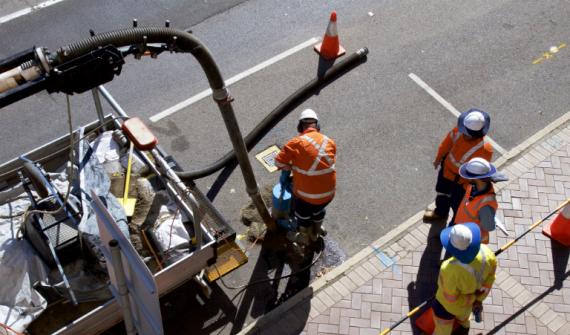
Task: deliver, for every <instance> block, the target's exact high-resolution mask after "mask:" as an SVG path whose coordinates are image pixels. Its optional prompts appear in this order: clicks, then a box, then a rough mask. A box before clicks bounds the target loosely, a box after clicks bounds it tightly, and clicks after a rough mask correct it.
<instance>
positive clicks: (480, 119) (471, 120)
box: [463, 111, 485, 131]
mask: <svg viewBox="0 0 570 335" xmlns="http://www.w3.org/2000/svg"><path fill="white" fill-rule="evenodd" d="M463 125H464V126H465V128H467V129H469V130H472V131H479V130H481V129H483V127H485V116H484V115H483V113H481V112H479V111H473V112H471V113H469V114H467V116H465V119H464V120H463Z"/></svg>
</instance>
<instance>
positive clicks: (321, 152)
mask: <svg viewBox="0 0 570 335" xmlns="http://www.w3.org/2000/svg"><path fill="white" fill-rule="evenodd" d="M301 138H303V139H304V140H306V141H307V142H309V143H311V145H312V146H313V147H314V148H315V149H316V150H317V157H315V161H314V162H313V164H312V166H311V168H310V169H309V170H302V169H299V168H297V170H298V171H299V172H300V173H303V174H306V175H308V176H318V175H322V174H327V173H331V172H333V171H334V162H333V161H332V159H331V158H330V157H329V156H328V155H327V154H326V152H325V150H326V147H327V144H328V143H329V138H328V137H327V136H325V135H323V143H321V144H320V145H319V144H318V143H317V142H316V141H315V140H314V139H312V138H311V137H310V136H309V135H307V134H305V135H303V136H301ZM322 158H324V159H325V160H326V161H327V162H328V163H329V165H330V166H331V167H330V168H328V169H322V170H317V166H318V165H319V163H320V162H321V159H322ZM317 171H318V172H317ZM321 171H325V172H321Z"/></svg>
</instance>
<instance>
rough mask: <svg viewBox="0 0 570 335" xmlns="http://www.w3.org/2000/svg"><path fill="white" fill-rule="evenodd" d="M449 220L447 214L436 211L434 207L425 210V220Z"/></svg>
mask: <svg viewBox="0 0 570 335" xmlns="http://www.w3.org/2000/svg"><path fill="white" fill-rule="evenodd" d="M441 221H447V215H445V216H442V215H439V214H437V213H436V212H435V210H433V209H426V211H425V212H424V222H441Z"/></svg>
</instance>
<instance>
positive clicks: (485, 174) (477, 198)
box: [455, 157, 508, 244]
mask: <svg viewBox="0 0 570 335" xmlns="http://www.w3.org/2000/svg"><path fill="white" fill-rule="evenodd" d="M459 175H460V176H461V177H463V178H464V179H466V180H468V182H469V184H468V185H466V191H465V196H464V197H463V200H462V201H461V204H460V205H459V209H458V210H457V215H456V216H455V223H458V224H459V223H466V222H474V223H476V224H477V225H478V226H479V228H480V229H481V243H484V244H488V243H489V232H490V231H493V230H495V214H496V212H497V207H498V204H497V199H496V196H495V188H494V187H493V182H499V181H505V180H507V179H508V178H507V177H506V176H505V175H504V174H502V173H500V172H498V171H497V168H496V167H495V165H493V164H491V163H489V162H488V161H487V160H485V159H483V158H479V157H476V158H473V159H471V160H470V161H469V162H467V163H465V164H463V165H461V167H460V168H459Z"/></svg>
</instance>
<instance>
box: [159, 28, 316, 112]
mask: <svg viewBox="0 0 570 335" xmlns="http://www.w3.org/2000/svg"><path fill="white" fill-rule="evenodd" d="M319 40H320V39H319V38H317V37H313V38H311V39H309V40H307V41H305V42H303V43H301V44H299V45H297V46H294V47H292V48H291V49H288V50H286V51H284V52H282V53H280V54H278V55H277V56H275V57H272V58H270V59H268V60H266V61H264V62H262V63H260V64H258V65H256V66H254V67H252V68H250V69H248V70H245V71H243V72H241V73H238V74H237V75H235V76H233V77H231V78H230V79H228V80H226V86H230V85H231V84H234V83H236V82H238V81H240V80H242V79H244V78H246V77H247V76H250V75H252V74H254V73H256V72H258V71H260V70H263V69H264V68H266V67H268V66H270V65H272V64H275V63H277V62H278V61H280V60H282V59H284V58H287V57H289V56H291V55H292V54H294V53H296V52H299V51H301V50H303V49H304V48H306V47H308V46H311V45H313V44H315V43H317V42H318V41H319ZM211 94H212V90H211V89H207V90H204V91H202V92H200V93H198V94H196V95H194V96H192V97H190V98H188V99H186V100H184V101H181V102H179V103H177V104H176V105H174V106H172V107H170V108H168V109H165V110H163V111H162V112H160V113H158V114H156V115H153V116H151V117H150V120H151V121H152V122H157V121H159V120H161V119H163V118H165V117H167V116H169V115H172V114H174V113H176V112H178V111H179V110H181V109H183V108H186V107H188V106H190V105H191V104H193V103H195V102H197V101H199V100H202V99H204V98H206V97H208V96H210V95H211Z"/></svg>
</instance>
